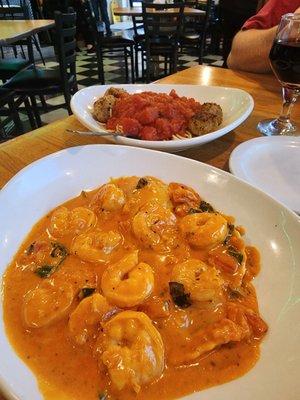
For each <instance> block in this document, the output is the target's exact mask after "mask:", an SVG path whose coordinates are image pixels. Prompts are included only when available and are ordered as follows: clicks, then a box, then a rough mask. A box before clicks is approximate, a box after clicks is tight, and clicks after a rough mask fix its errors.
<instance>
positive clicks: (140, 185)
mask: <svg viewBox="0 0 300 400" xmlns="http://www.w3.org/2000/svg"><path fill="white" fill-rule="evenodd" d="M147 185H148V181H147V179H146V178H140V179H139V181H138V183H137V185H136V189H142V188H143V187H145V186H147Z"/></svg>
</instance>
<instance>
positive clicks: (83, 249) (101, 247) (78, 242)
mask: <svg viewBox="0 0 300 400" xmlns="http://www.w3.org/2000/svg"><path fill="white" fill-rule="evenodd" d="M121 242H122V236H121V234H120V233H119V232H115V231H108V232H103V231H100V230H95V231H92V232H89V233H86V234H85V233H82V234H81V235H79V236H76V237H75V239H74V240H73V243H72V245H71V253H72V254H74V255H76V256H78V257H79V258H81V259H82V260H84V261H89V262H107V261H109V257H110V255H111V253H112V252H113V251H114V249H115V248H116V247H117V246H119V244H120V243H121Z"/></svg>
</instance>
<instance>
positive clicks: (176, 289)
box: [169, 282, 192, 308]
mask: <svg viewBox="0 0 300 400" xmlns="http://www.w3.org/2000/svg"><path fill="white" fill-rule="evenodd" d="M169 289H170V295H171V297H172V299H173V302H174V304H176V305H177V306H178V307H180V308H188V307H189V306H190V305H191V304H192V303H191V300H190V294H189V293H185V291H184V285H183V284H182V283H178V282H169Z"/></svg>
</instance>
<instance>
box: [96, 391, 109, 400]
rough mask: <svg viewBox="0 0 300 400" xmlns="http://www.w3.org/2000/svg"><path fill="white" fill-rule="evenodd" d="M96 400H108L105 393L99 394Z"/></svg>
mask: <svg viewBox="0 0 300 400" xmlns="http://www.w3.org/2000/svg"><path fill="white" fill-rule="evenodd" d="M98 398H99V400H107V399H108V395H107V392H106V391H105V392H102V393H99V396H98Z"/></svg>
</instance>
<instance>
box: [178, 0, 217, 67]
mask: <svg viewBox="0 0 300 400" xmlns="http://www.w3.org/2000/svg"><path fill="white" fill-rule="evenodd" d="M184 4H185V6H186V7H190V8H195V9H202V10H203V11H205V15H204V16H198V15H195V16H190V15H188V16H184V19H183V29H182V34H181V35H180V47H181V52H185V50H187V52H190V51H193V50H195V51H196V52H197V54H198V62H199V64H202V62H203V55H204V52H205V48H206V41H207V34H208V31H209V28H210V23H211V19H212V15H213V12H214V0H207V1H206V4H205V5H204V6H203V5H199V3H198V2H197V1H196V0H194V1H193V0H187V1H185V2H184Z"/></svg>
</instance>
